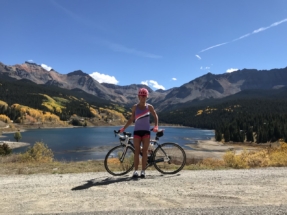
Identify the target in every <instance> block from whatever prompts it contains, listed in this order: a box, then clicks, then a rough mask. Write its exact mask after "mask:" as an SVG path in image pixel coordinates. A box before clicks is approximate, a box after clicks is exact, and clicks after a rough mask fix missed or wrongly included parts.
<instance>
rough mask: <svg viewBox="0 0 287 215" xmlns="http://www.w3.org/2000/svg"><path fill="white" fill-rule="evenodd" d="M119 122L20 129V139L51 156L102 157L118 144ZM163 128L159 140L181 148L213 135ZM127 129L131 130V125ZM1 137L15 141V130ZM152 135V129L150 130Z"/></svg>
mask: <svg viewBox="0 0 287 215" xmlns="http://www.w3.org/2000/svg"><path fill="white" fill-rule="evenodd" d="M120 128H121V127H120V126H110V127H79V128H53V129H31V130H27V131H25V132H21V134H22V139H21V140H20V141H21V142H27V143H30V144H31V145H33V144H34V143H35V142H39V141H41V142H44V143H45V144H46V145H47V146H48V147H49V148H50V149H52V151H53V152H54V157H55V159H56V160H59V161H82V160H91V159H104V157H105V155H106V153H107V151H108V150H109V149H110V148H111V147H113V146H116V145H117V144H119V140H118V137H115V136H114V133H113V131H114V130H119V129H120ZM160 129H165V131H164V136H163V137H161V138H160V141H159V142H160V143H164V142H176V143H178V144H179V145H181V146H182V147H183V148H186V147H185V144H190V143H195V141H196V140H206V139H210V138H211V137H214V131H213V130H203V129H194V128H188V127H169V126H162V127H160ZM126 131H127V132H133V126H130V127H129V128H128V129H127V130H126ZM3 136H4V137H1V140H4V141H5V140H7V141H9V140H10V141H15V140H14V137H13V136H14V133H7V134H3ZM151 136H152V138H154V137H155V133H153V132H151ZM26 150H27V147H22V148H18V149H14V150H13V152H14V153H19V152H24V151H26Z"/></svg>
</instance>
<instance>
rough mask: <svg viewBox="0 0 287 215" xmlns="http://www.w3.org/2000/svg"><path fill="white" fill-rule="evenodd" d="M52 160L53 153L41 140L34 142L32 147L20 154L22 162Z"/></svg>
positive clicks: (46, 161) (45, 161)
mask: <svg viewBox="0 0 287 215" xmlns="http://www.w3.org/2000/svg"><path fill="white" fill-rule="evenodd" d="M53 160H54V154H53V152H52V150H51V149H49V148H48V147H47V146H46V145H45V144H44V143H43V142H36V143H35V144H34V146H33V147H29V148H28V150H27V151H26V152H25V153H23V154H21V161H22V162H37V163H48V162H52V161H53Z"/></svg>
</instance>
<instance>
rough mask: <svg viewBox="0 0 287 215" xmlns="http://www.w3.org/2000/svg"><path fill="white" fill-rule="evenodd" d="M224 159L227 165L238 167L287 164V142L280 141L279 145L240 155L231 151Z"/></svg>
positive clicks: (280, 165)
mask: <svg viewBox="0 0 287 215" xmlns="http://www.w3.org/2000/svg"><path fill="white" fill-rule="evenodd" d="M223 159H224V162H225V164H226V166H228V167H231V168H237V169H242V168H256V167H282V166H287V143H285V142H283V141H280V146H279V147H276V148H271V147H268V148H266V149H262V150H259V151H256V152H248V151H244V152H243V153H241V154H240V155H235V152H234V151H229V152H227V153H226V154H225V155H224V157H223Z"/></svg>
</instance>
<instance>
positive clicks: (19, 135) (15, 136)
mask: <svg viewBox="0 0 287 215" xmlns="http://www.w3.org/2000/svg"><path fill="white" fill-rule="evenodd" d="M21 138H22V135H21V133H20V131H17V132H15V134H14V139H15V140H16V141H17V142H18V141H19V140H20V139H21Z"/></svg>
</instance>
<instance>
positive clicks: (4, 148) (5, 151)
mask: <svg viewBox="0 0 287 215" xmlns="http://www.w3.org/2000/svg"><path fill="white" fill-rule="evenodd" d="M11 153H12V149H10V147H9V146H8V144H6V143H3V144H2V145H0V155H9V154H11Z"/></svg>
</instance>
